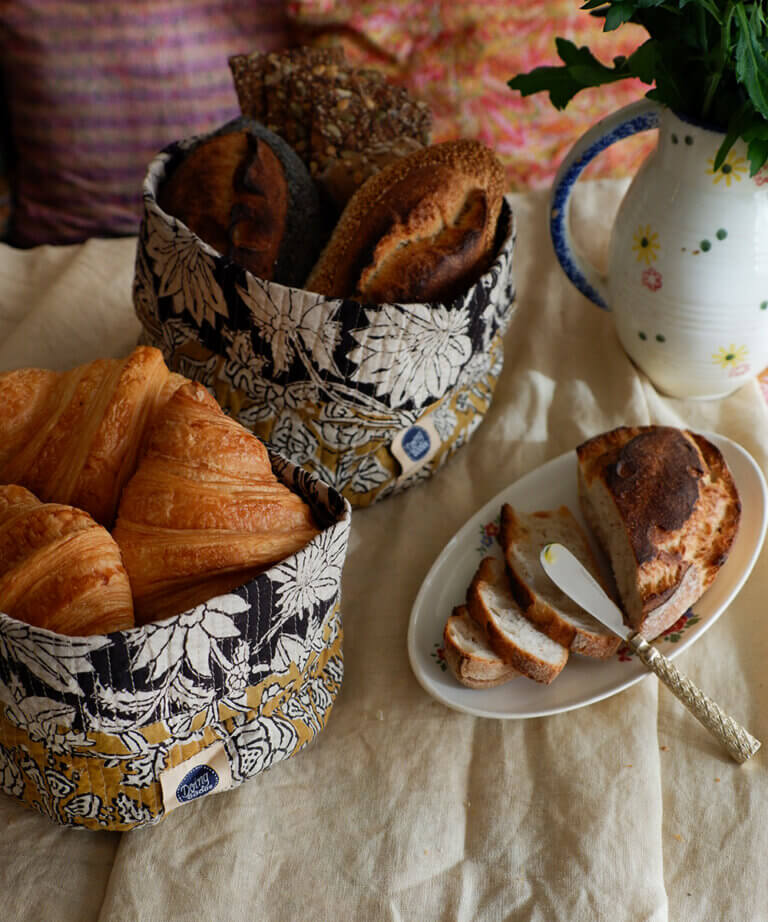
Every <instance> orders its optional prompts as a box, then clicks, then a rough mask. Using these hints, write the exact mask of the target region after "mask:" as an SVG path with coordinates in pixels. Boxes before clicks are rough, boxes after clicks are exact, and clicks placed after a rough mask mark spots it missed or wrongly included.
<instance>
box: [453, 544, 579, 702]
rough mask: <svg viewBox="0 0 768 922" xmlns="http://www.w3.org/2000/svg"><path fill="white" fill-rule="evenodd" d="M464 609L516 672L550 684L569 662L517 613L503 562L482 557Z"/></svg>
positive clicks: (565, 653) (559, 647)
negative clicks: (480, 626)
mask: <svg viewBox="0 0 768 922" xmlns="http://www.w3.org/2000/svg"><path fill="white" fill-rule="evenodd" d="M467 610H468V611H469V613H470V615H471V616H472V618H473V620H474V621H476V622H477V623H478V624H480V625H482V626H483V628H484V629H485V631H486V633H487V635H488V639H489V641H490V644H491V647H492V649H493V650H494V651H495V653H496V654H497V655H498V656H499V657H500V658H501V659H502V660H504V662H505V663H508V664H509V665H510V666H514V667H515V669H517V670H518V672H521V673H522V674H523V675H526V676H528V678H530V679H534V680H535V681H536V682H543V683H545V684H549V683H550V682H552V681H553V679H555V678H557V676H558V675H560V673H561V672H562V670H563V667H564V666H565V664H566V663H567V662H568V648H567V647H564V646H562V645H561V644H559V643H556V642H555V641H554V640H552V639H551V638H549V637H547V635H546V634H543V633H542V632H541V631H540V630H539V629H538V628H537V627H536V626H535V625H534V624H532V623H531V622H530V621H529V620H528V619H527V618H526V617H525V615H524V614H523V613H522V612H521V611H520V607H519V606H518V604H517V602H515V600H514V597H513V596H512V592H511V590H510V587H509V580H508V579H507V574H506V570H505V567H504V564H503V562H502V561H500V560H497V559H496V558H494V557H485V558H484V559H483V560H482V561H481V562H480V566H479V568H478V570H477V572H476V573H475V576H474V578H473V580H472V583H471V585H470V587H469V590H468V591H467Z"/></svg>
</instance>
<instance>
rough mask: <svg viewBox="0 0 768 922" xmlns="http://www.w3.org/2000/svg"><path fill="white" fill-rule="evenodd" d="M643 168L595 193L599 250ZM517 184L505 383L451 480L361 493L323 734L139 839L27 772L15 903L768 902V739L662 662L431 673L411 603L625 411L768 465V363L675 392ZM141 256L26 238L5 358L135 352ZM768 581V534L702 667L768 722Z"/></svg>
mask: <svg viewBox="0 0 768 922" xmlns="http://www.w3.org/2000/svg"><path fill="white" fill-rule="evenodd" d="M622 190H623V186H620V185H618V184H613V183H610V182H608V183H600V184H589V183H587V184H583V186H582V188H581V189H580V190H579V197H578V199H577V205H578V214H579V216H580V222H579V223H580V226H581V236H582V237H583V239H584V240H585V242H586V243H587V244H588V245H589V246H590V247H591V249H592V250H593V251H599V250H600V249H601V248H602V247H603V246H604V244H605V242H606V240H607V235H608V229H609V226H610V221H611V218H612V214H613V212H614V210H615V208H616V205H617V203H618V200H619V197H620V194H621V192H622ZM514 206H515V210H516V214H517V219H518V228H519V237H518V248H517V253H516V258H515V262H516V276H517V281H518V308H517V312H516V314H515V317H514V319H513V322H512V325H511V328H510V330H509V333H508V335H507V339H506V358H505V366H504V372H503V374H502V377H501V379H500V382H499V386H498V390H497V393H496V399H495V401H494V405H493V407H492V409H491V412H490V413H489V415H488V417H487V418H486V420H485V422H484V423H483V425H482V426H481V427H480V429H479V430H478V432H477V433H476V435H475V437H474V439H473V441H472V442H471V443H470V445H468V446H467V447H466V448H464V449H462V450H461V451H460V452H459V453H458V454H457V455H456V456H455V457H454V459H453V460H452V461H450V462H449V463H448V465H447V466H446V467H445V468H444V469H443V470H442V471H441V472H440V473H439V475H438V476H436V477H435V478H434V479H433V480H431V481H430V482H428V483H426V484H424V485H422V486H419V487H417V488H414V489H412V490H410V491H409V492H407V493H405V494H404V495H402V496H400V497H397V498H394V499H390V500H387V501H385V502H383V503H381V504H379V505H376V506H374V507H372V508H370V509H367V510H363V511H359V512H355V513H354V516H353V526H352V535H351V541H350V547H349V555H348V558H347V563H346V567H345V571H344V580H343V613H344V625H345V662H346V675H345V680H344V686H343V689H342V692H341V695H340V696H339V699H338V702H337V704H336V707H335V709H334V711H333V714H332V715H331V718H330V721H329V724H328V727H327V729H326V730H325V732H324V733H323V734H321V736H320V738H319V740H318V742H317V743H316V744H315V745H314V746H312V747H311V748H310V749H309V750H308V751H306V752H304V753H303V754H302V755H300V756H298V757H297V758H295V759H293V760H291V761H290V762H288V763H282V764H280V765H278V766H277V767H275V768H274V769H273V770H271V771H270V772H267V773H266V774H264V775H261V776H259V777H257V778H256V779H254V780H251V781H250V782H248V783H247V784H245V785H243V786H241V787H240V788H239V789H237V790H235V791H230V792H228V793H226V794H223V795H220V796H214V797H210V798H207V799H204V800H202V801H200V802H198V803H195V804H191V805H189V806H186V807H184V808H183V809H180V810H177V811H175V812H174V813H172V814H170V815H169V817H168V818H167V819H166V820H165V821H164V822H162V823H161V824H159V825H158V826H156V827H153V828H149V829H145V830H140V831H136V832H133V833H129V834H125V835H122V836H120V835H117V834H102V833H84V832H79V831H70V830H61V829H58V828H56V827H54V826H53V825H51V824H50V823H49V822H48V821H47V820H45V819H42V818H40V817H38V816H37V815H35V814H32V813H30V812H27V811H26V810H25V809H24V808H22V807H21V806H20V805H18V804H17V803H16V802H15V801H13V800H11V799H10V798H8V797H6V796H4V795H0V894H2V899H0V906H2V908H1V909H0V916H2V918H3V919H5V920H8V922H16V920H60V922H69V920H72V922H90V920H101V922H120V920H147V922H150V920H152V922H161V920H162V922H167V920H176V919H206V920H207V919H231V920H246V919H248V920H250V919H258V920H270V922H271V920H281V922H282V920H286V922H292V920H297V919H304V918H306V919H317V920H340V922H342V920H354V922H361V920H373V922H375V920H392V922H395V920H397V922H424V920H426V922H431V920H446V922H447V920H451V922H468V920H501V919H504V920H546V922H550V920H569V922H570V920H608V922H622V920H632V922H639V920H654V922H663V920H674V922H688V920H690V922H704V920H739V922H741V920H758V919H768V908H767V907H768V874H766V873H765V872H764V865H765V862H766V858H765V856H766V854H768V823H766V821H765V812H766V809H767V808H768V771H766V758H767V756H766V753H765V751H763V752H761V753H760V754H758V756H757V757H756V758H754V759H753V760H752V761H751V762H750V763H748V764H746V765H745V766H742V767H739V766H737V765H736V764H735V763H733V762H731V761H730V760H729V759H728V757H727V756H726V755H724V753H723V752H722V751H721V750H720V749H719V748H718V746H717V744H716V743H715V742H714V741H713V740H712V738H711V737H710V736H709V735H708V734H707V733H706V732H705V731H704V730H703V728H701V727H700V726H699V724H698V723H697V722H696V721H695V720H694V719H693V718H692V717H691V716H690V715H689V714H688V713H687V712H686V711H685V710H684V709H683V708H682V706H681V705H680V704H679V703H678V702H677V701H676V700H675V699H674V698H673V697H672V696H671V695H670V694H669V693H668V692H667V691H666V689H663V688H661V689H660V688H659V687H658V684H657V681H656V679H655V678H652V677H651V678H648V679H645V680H643V681H642V682H640V683H639V684H637V685H635V686H633V687H632V688H631V689H628V690H627V691H625V692H623V693H621V694H619V695H616V696H614V697H612V698H609V699H607V700H604V701H602V702H600V703H598V704H594V705H592V706H590V707H586V708H583V709H581V710H577V711H573V712H570V713H566V714H560V715H557V716H553V717H548V718H542V719H535V720H526V721H516V720H509V721H501V720H489V719H481V718H474V717H471V716H467V715H464V714H460V713H456V712H454V711H451V710H449V709H447V708H446V707H444V706H443V705H442V704H439V703H438V702H436V701H435V700H433V699H432V698H430V697H429V696H428V695H427V694H426V693H425V692H424V691H423V690H422V689H421V687H420V686H419V685H418V684H417V682H416V680H415V678H414V677H413V675H412V673H411V670H410V667H409V663H408V658H407V653H406V631H407V627H408V619H409V615H410V611H411V605H412V603H413V601H414V598H415V596H416V593H417V591H418V589H419V586H420V584H421V582H422V580H423V578H424V576H425V574H426V573H427V571H428V569H429V567H430V566H431V564H432V562H433V561H434V559H435V557H436V556H437V554H438V553H439V551H440V550H441V549H442V547H443V546H444V545H445V543H446V542H447V541H448V540H449V539H450V538H451V536H452V535H453V534H454V532H455V531H456V530H457V529H458V528H459V527H460V526H461V525H462V524H463V523H464V522H465V520H466V519H467V518H469V516H470V515H471V514H472V513H473V512H474V511H475V510H476V509H477V508H478V507H479V506H480V505H482V504H483V503H485V502H486V501H487V500H488V499H490V498H491V497H493V496H494V495H495V494H496V493H497V492H498V491H499V490H501V489H502V488H503V487H505V486H506V485H508V484H510V483H511V482H513V481H514V480H515V479H516V478H518V477H519V476H521V475H522V474H524V473H526V472H527V471H529V470H531V469H533V468H534V467H536V466H537V465H539V464H541V463H542V462H544V461H547V460H548V459H550V458H553V457H555V456H557V455H559V454H561V453H562V452H564V451H567V450H569V449H571V448H573V447H574V446H575V445H576V444H577V443H578V442H579V441H581V440H583V439H584V438H585V437H588V436H590V435H593V434H595V433H596V432H598V431H601V430H603V429H606V428H609V427H613V426H615V425H619V424H622V423H630V424H631V423H648V422H664V423H672V424H686V425H690V426H692V427H696V428H699V429H707V430H713V431H719V432H722V433H723V434H725V435H727V436H729V437H731V438H734V439H736V440H738V441H739V442H741V443H742V444H743V445H744V446H745V447H746V448H747V449H748V450H749V451H750V452H752V453H753V454H754V456H755V457H756V459H757V460H758V462H759V464H760V465H761V466H762V467H763V468H764V469H765V468H766V465H767V464H768V420H766V407H765V404H764V402H763V400H762V399H761V397H760V394H759V390H758V387H757V385H756V384H755V383H750V384H747V385H746V386H745V387H744V388H743V389H742V390H741V391H739V393H737V394H736V395H734V396H732V397H730V398H728V399H727V400H723V401H720V402H704V403H695V402H682V401H675V400H670V399H666V398H663V397H660V396H659V395H658V394H657V393H656V392H655V391H654V390H653V388H652V387H651V386H650V385H649V383H648V382H647V381H646V380H645V379H644V378H643V376H642V375H640V374H639V373H638V372H637V371H636V370H635V368H634V367H633V366H632V365H631V363H630V362H629V361H628V359H627V358H626V357H625V355H624V354H623V353H622V351H621V349H620V347H619V345H618V342H617V340H616V337H615V335H614V332H613V328H612V325H611V318H610V316H609V315H608V314H605V313H603V312H601V311H599V310H597V309H596V308H594V307H593V306H591V305H590V304H589V303H588V302H587V301H586V300H584V299H583V298H582V297H581V296H580V295H579V294H578V293H577V292H576V291H575V290H574V289H573V288H572V287H571V286H570V285H569V283H568V282H567V281H566V280H565V278H564V276H563V275H562V274H561V273H560V271H559V269H558V268H557V267H556V265H555V261H554V257H553V255H552V251H551V247H550V245H549V241H548V238H547V229H546V198H545V196H543V195H541V194H532V195H528V196H517V197H516V198H515V199H514ZM133 255H134V241H131V240H120V241H99V240H94V241H90V242H89V243H87V244H85V245H83V246H81V247H69V248H63V249H54V248H41V249H38V250H35V251H31V252H26V253H19V252H15V251H12V250H10V249H8V248H3V249H0V370H4V369H9V368H13V367H17V366H21V365H25V364H37V365H48V366H50V367H54V368H58V369H61V368H66V367H68V366H70V365H72V364H75V363H78V362H83V361H87V360H90V359H92V358H96V357H97V356H100V355H119V354H123V353H125V352H127V351H128V350H129V349H130V348H131V347H132V346H133V344H134V342H135V339H136V336H137V333H138V324H137V322H136V320H135V319H134V317H133V314H132V308H131V296H130V283H131V278H132V274H133ZM735 282H737V280H735ZM766 597H768V561H767V560H766V556H765V554H763V555H762V556H761V558H760V559H759V561H758V564H757V566H756V568H755V570H754V572H753V574H752V576H751V578H750V580H749V581H748V583H747V585H746V586H745V588H744V589H743V590H742V592H741V593H740V595H739V596H738V597H737V599H736V600H735V602H734V603H733V604H732V605H731V607H730V609H729V611H728V612H727V613H726V614H725V615H724V616H723V617H722V618H721V619H720V621H719V622H718V623H717V624H715V625H714V626H713V627H712V629H711V630H709V631H708V632H707V633H706V634H705V635H704V636H703V637H702V638H701V639H700V640H699V641H698V642H697V643H696V644H695V645H694V646H693V647H692V648H691V649H689V650H688V651H686V652H685V653H684V654H683V655H681V657H680V659H679V660H678V664H679V665H680V666H681V667H682V668H684V669H685V670H686V671H687V672H688V673H689V674H690V675H691V677H692V678H693V679H694V680H695V681H698V682H700V684H701V685H702V686H703V687H704V688H705V689H706V690H707V691H708V692H709V694H710V695H711V696H713V697H714V698H715V699H716V700H718V701H720V702H721V703H722V704H723V705H724V706H726V708H728V709H730V710H731V711H732V712H733V713H734V715H735V716H736V717H738V718H739V719H740V720H742V721H743V722H744V723H745V724H746V725H747V726H748V727H749V728H750V730H751V731H752V732H753V733H755V734H756V735H757V736H758V737H762V738H763V739H764V740H767V741H768V707H766V705H768V685H767V684H766V676H765V663H766V661H767V660H768V625H767V624H766V622H765V600H766ZM518 681H522V680H518ZM767 745H768V744H767Z"/></svg>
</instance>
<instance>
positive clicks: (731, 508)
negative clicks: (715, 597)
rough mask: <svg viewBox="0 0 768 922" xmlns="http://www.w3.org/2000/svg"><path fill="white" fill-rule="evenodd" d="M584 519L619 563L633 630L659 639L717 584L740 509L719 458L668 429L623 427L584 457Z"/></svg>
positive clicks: (691, 437)
mask: <svg viewBox="0 0 768 922" xmlns="http://www.w3.org/2000/svg"><path fill="white" fill-rule="evenodd" d="M576 453H577V458H578V468H579V499H580V502H581V505H582V510H583V512H584V516H585V518H586V520H587V523H588V524H589V526H590V528H591V529H592V530H593V532H594V533H595V536H596V537H597V539H598V542H599V543H600V545H601V546H602V548H603V549H604V550H605V552H606V554H607V556H608V557H609V558H610V560H611V565H612V567H613V571H614V575H615V577H616V583H617V586H618V589H619V594H620V596H621V599H622V602H623V605H624V610H625V614H626V618H627V620H628V622H629V624H630V625H631V626H632V627H633V628H634V629H635V630H637V631H639V632H640V634H641V635H642V636H643V637H644V638H645V639H646V640H651V639H653V638H654V637H657V636H658V635H659V634H661V633H663V632H664V631H665V630H666V629H667V628H668V627H670V626H671V625H672V624H674V623H675V621H677V619H678V618H679V617H680V616H681V615H682V614H684V612H685V611H687V610H688V608H690V606H691V605H693V604H694V603H695V602H696V601H697V600H698V599H699V598H700V597H701V595H702V594H703V593H704V591H705V590H706V589H707V588H708V587H709V586H710V585H711V584H712V582H713V580H714V579H715V576H716V575H717V573H718V571H719V570H720V567H722V565H723V564H724V563H725V560H726V559H727V557H728V553H729V551H730V549H731V547H732V545H733V542H734V540H735V538H736V534H737V532H738V526H739V519H740V515H741V503H740V501H739V495H738V491H737V489H736V485H735V483H734V481H733V477H732V476H731V473H730V471H729V470H728V466H727V464H726V462H725V459H724V458H723V456H722V454H721V453H720V451H719V449H718V448H717V447H716V446H715V445H713V444H712V443H711V442H709V441H708V440H707V439H705V438H704V437H703V436H700V435H697V434H695V433H691V432H689V431H687V430H682V429H674V428H672V427H667V426H634V427H630V426H622V427H619V428H618V429H614V430H612V431H610V432H606V433H603V434H601V435H598V436H595V437H594V438H592V439H589V440H588V441H586V442H584V443H583V444H582V445H580V446H579V447H578V448H577V449H576Z"/></svg>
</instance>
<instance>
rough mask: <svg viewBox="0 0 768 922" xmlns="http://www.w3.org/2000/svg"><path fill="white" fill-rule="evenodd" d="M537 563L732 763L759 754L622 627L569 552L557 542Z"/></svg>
mask: <svg viewBox="0 0 768 922" xmlns="http://www.w3.org/2000/svg"><path fill="white" fill-rule="evenodd" d="M539 560H540V561H541V565H542V567H543V568H544V572H545V573H546V574H547V575H548V576H549V578H550V579H551V580H552V582H553V583H555V585H556V586H559V587H560V589H561V590H562V591H563V592H564V593H565V594H566V595H567V596H570V598H572V599H573V601H574V602H577V603H578V604H579V605H581V607H582V608H583V609H584V610H585V611H588V612H589V613H590V614H591V615H593V616H594V617H595V618H597V620H598V621H600V622H601V623H602V624H604V625H605V626H606V627H607V628H608V629H609V630H611V631H613V632H614V633H615V634H618V635H619V637H621V638H623V640H624V641H625V642H626V644H627V646H628V647H629V648H630V649H631V650H633V651H634V652H635V653H636V654H637V657H638V659H639V660H640V662H642V664H643V665H644V666H645V667H646V668H647V669H649V670H650V671H651V672H654V673H655V674H656V675H657V676H658V677H659V679H661V681H662V682H663V683H664V684H665V685H666V686H667V688H668V689H669V690H670V691H671V692H672V693H673V694H674V695H675V696H676V697H677V698H678V699H679V700H680V701H681V702H682V703H683V704H684V705H685V706H686V707H687V708H688V710H689V711H690V712H691V713H692V714H693V716H694V717H695V718H696V719H697V720H698V721H699V723H701V724H702V726H704V727H706V729H707V730H709V732H710V733H711V734H712V735H713V736H715V737H716V738H717V739H718V740H719V741H720V742H721V743H722V744H723V746H725V748H726V749H727V750H728V754H729V755H730V756H731V758H733V759H735V760H736V761H737V762H746V761H747V759H749V758H751V757H752V756H753V755H754V754H755V753H756V752H757V751H758V749H759V748H760V740H758V739H755V737H754V736H752V734H751V733H749V732H748V731H747V730H746V729H745V728H744V727H742V726H741V724H739V723H737V722H736V721H735V720H734V719H733V718H732V717H731V716H729V715H728V714H726V712H725V711H724V710H723V709H722V708H721V707H720V706H719V705H718V704H717V703H716V702H715V701H713V700H712V699H711V698H709V697H708V696H707V695H705V694H704V692H703V691H701V689H700V688H697V687H696V685H694V683H693V682H691V680H690V679H689V678H688V677H687V676H685V675H683V673H682V672H680V670H679V669H677V667H676V666H675V665H674V664H673V663H672V662H671V661H670V660H668V659H667V658H666V656H664V655H663V654H662V653H661V652H660V651H659V650H657V649H656V647H654V646H651V644H649V643H648V642H647V641H646V640H644V639H643V638H642V637H641V635H640V634H639V633H637V632H636V631H633V630H631V629H630V628H628V627H627V626H626V625H625V624H624V619H623V616H622V614H621V610H620V609H619V608H618V606H616V605H615V604H614V603H613V602H612V601H611V600H610V599H609V598H608V596H607V595H606V594H605V590H604V589H603V587H602V586H601V585H600V584H599V583H598V582H597V580H596V579H595V578H594V577H593V576H592V574H591V573H590V572H589V571H588V570H587V569H586V568H585V567H584V566H583V565H582V564H581V563H580V562H579V560H578V559H577V558H576V557H574V555H573V554H572V553H571V552H570V551H569V550H568V548H567V547H564V546H563V545H562V544H556V543H555V544H547V545H545V546H544V547H543V548H542V550H541V554H540V555H539Z"/></svg>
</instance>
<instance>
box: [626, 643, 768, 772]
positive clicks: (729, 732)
mask: <svg viewBox="0 0 768 922" xmlns="http://www.w3.org/2000/svg"><path fill="white" fill-rule="evenodd" d="M627 644H628V645H629V646H630V647H631V648H632V649H633V650H634V651H635V653H637V655H638V656H639V657H640V659H641V661H642V662H643V663H644V664H645V665H646V666H647V667H648V669H650V670H651V672H655V673H656V675H657V676H658V677H659V678H660V679H661V681H662V682H663V683H664V684H665V685H666V686H667V688H668V689H669V690H670V691H671V692H672V694H673V695H675V697H677V698H679V699H680V701H682V702H683V704H684V705H685V706H686V707H687V708H688V710H689V711H690V712H691V714H693V716H694V717H695V718H696V720H698V721H699V723H701V724H703V725H704V726H705V727H706V728H707V730H709V732H710V733H711V734H712V735H713V736H715V737H716V738H717V739H718V740H720V742H721V743H722V744H723V746H725V748H726V749H727V750H728V754H729V755H730V756H731V758H733V759H735V760H736V761H737V762H746V761H747V759H748V758H750V756H753V755H754V754H755V753H756V752H757V750H758V749H759V748H760V740H756V739H755V738H754V736H752V735H751V734H750V733H748V732H747V731H746V730H745V729H744V727H742V726H741V725H740V724H737V723H736V721H735V720H734V719H733V718H732V717H729V716H728V715H727V714H726V713H725V711H723V710H721V709H720V707H719V706H718V705H717V704H715V702H714V701H713V700H712V699H711V698H708V697H707V695H705V694H704V692H703V691H701V689H699V688H697V687H696V686H695V685H694V684H693V682H691V680H690V679H689V678H688V677H687V676H685V675H683V673H682V672H680V671H679V670H678V669H677V668H676V667H675V666H674V665H673V663H671V662H670V661H669V660H668V659H667V658H666V656H664V654H663V653H659V651H658V650H657V649H656V647H652V646H651V645H650V644H649V643H648V642H647V641H645V640H643V638H642V637H641V636H640V635H639V634H633V635H632V637H630V638H629V640H627Z"/></svg>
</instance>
